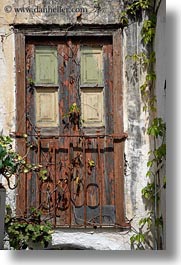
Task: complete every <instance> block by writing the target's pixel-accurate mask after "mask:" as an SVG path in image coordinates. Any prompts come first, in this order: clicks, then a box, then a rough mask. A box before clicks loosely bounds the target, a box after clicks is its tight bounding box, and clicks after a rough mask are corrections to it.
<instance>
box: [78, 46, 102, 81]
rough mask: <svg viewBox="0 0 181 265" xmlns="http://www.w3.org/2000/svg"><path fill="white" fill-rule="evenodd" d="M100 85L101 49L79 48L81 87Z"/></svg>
mask: <svg viewBox="0 0 181 265" xmlns="http://www.w3.org/2000/svg"><path fill="white" fill-rule="evenodd" d="M86 84H87V85H89V84H94V85H102V84H103V71H102V48H101V47H98V48H92V47H82V48H81V85H86Z"/></svg>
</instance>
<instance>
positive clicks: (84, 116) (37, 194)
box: [19, 36, 125, 227]
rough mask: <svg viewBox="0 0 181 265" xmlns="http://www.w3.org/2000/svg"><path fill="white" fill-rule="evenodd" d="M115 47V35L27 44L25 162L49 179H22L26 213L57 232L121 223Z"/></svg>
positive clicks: (119, 104) (120, 139)
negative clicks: (36, 214) (36, 212)
mask: <svg viewBox="0 0 181 265" xmlns="http://www.w3.org/2000/svg"><path fill="white" fill-rule="evenodd" d="M119 37H120V36H119ZM116 38H117V40H116ZM119 45H121V43H120V41H119V39H118V37H116V36H115V37H114V40H113V41H112V38H110V39H109V38H106V39H105V38H81V40H80V38H75V37H74V38H66V39H64V38H60V37H59V38H49V39H46V38H39V40H38V41H37V39H35V38H29V39H28V40H27V43H26V55H25V62H26V63H25V66H26V93H25V106H26V107H25V108H26V134H27V135H28V141H29V143H30V146H31V148H29V150H28V161H29V162H31V163H33V164H41V165H42V166H43V168H45V169H46V170H47V174H46V177H45V178H44V179H41V178H40V176H39V173H33V174H27V175H26V187H25V188H26V190H25V191H24V192H25V193H26V194H25V195H24V198H25V200H26V203H25V206H26V210H27V209H29V208H30V207H39V208H40V209H41V210H42V211H43V214H44V215H45V216H47V217H48V218H49V219H50V220H52V222H53V224H54V225H55V226H56V227H60V226H69V227H74V226H76V227H78V226H84V227H89V226H99V227H101V226H105V225H106V226H113V225H115V224H117V225H123V223H124V216H123V139H124V138H125V135H124V134H122V128H123V126H122V94H121V83H120V82H121V70H120V69H121V65H120V63H121V54H120V46H119ZM118 47H119V48H118ZM114 58H115V60H114ZM118 86H119V87H118ZM21 192H23V191H21ZM19 205H21V203H19Z"/></svg>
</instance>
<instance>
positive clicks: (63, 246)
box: [46, 244, 95, 250]
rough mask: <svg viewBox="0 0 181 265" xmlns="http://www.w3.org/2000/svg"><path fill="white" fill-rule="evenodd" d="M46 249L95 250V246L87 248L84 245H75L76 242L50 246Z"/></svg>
mask: <svg viewBox="0 0 181 265" xmlns="http://www.w3.org/2000/svg"><path fill="white" fill-rule="evenodd" d="M46 250H95V249H94V248H91V247H89V248H86V247H83V246H79V245H75V244H59V245H54V246H51V247H50V248H47V249H46Z"/></svg>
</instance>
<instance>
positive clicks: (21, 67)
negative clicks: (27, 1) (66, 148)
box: [15, 33, 27, 215]
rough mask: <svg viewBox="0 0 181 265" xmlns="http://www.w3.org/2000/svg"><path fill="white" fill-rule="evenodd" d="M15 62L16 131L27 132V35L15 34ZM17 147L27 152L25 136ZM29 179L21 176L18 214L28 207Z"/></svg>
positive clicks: (21, 151)
mask: <svg viewBox="0 0 181 265" xmlns="http://www.w3.org/2000/svg"><path fill="white" fill-rule="evenodd" d="M15 63H16V132H18V133H20V134H23V133H26V97H25V96H26V92H25V87H26V84H25V36H24V35H23V34H22V33H16V34H15ZM16 149H17V152H18V153H19V154H20V155H22V156H23V155H24V154H25V153H26V143H25V140H24V139H23V138H20V139H17V142H16ZM26 189H27V180H26V176H25V175H23V174H22V175H21V176H20V181H19V185H18V192H17V197H16V208H17V214H18V215H23V214H24V213H25V212H26V208H27V198H26Z"/></svg>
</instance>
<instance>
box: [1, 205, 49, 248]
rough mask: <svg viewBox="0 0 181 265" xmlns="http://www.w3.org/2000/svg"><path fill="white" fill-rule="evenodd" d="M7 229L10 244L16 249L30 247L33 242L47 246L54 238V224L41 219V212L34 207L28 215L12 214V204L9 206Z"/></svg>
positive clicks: (6, 221)
mask: <svg viewBox="0 0 181 265" xmlns="http://www.w3.org/2000/svg"><path fill="white" fill-rule="evenodd" d="M6 211H7V214H6V218H5V229H6V233H7V235H8V237H9V243H10V246H11V247H12V248H13V249H15V250H22V249H27V248H30V246H31V245H32V243H39V244H40V246H41V247H42V248H47V247H48V245H49V243H50V242H51V239H52V233H53V230H52V225H51V224H50V223H48V222H46V221H44V222H43V221H41V212H40V211H38V210H36V209H34V208H32V209H31V211H30V214H29V215H28V216H27V217H17V216H12V211H11V208H10V206H7V209H6Z"/></svg>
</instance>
